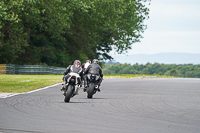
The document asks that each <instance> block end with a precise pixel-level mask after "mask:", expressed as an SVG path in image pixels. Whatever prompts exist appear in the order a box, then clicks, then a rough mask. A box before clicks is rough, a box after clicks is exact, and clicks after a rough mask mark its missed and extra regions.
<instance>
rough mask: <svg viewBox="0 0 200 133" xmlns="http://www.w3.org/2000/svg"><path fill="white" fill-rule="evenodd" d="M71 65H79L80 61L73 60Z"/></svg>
mask: <svg viewBox="0 0 200 133" xmlns="http://www.w3.org/2000/svg"><path fill="white" fill-rule="evenodd" d="M73 65H75V66H81V62H80V61H79V60H75V61H74V63H73Z"/></svg>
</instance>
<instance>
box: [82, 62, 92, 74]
mask: <svg viewBox="0 0 200 133" xmlns="http://www.w3.org/2000/svg"><path fill="white" fill-rule="evenodd" d="M90 64H91V61H90V60H86V62H85V63H83V65H82V69H83V72H85V70H86V69H87V67H88V66H89V65H90Z"/></svg>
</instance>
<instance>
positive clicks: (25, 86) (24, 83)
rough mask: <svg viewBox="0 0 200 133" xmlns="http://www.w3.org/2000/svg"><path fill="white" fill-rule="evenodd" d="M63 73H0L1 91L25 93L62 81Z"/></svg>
mask: <svg viewBox="0 0 200 133" xmlns="http://www.w3.org/2000/svg"><path fill="white" fill-rule="evenodd" d="M62 77H63V75H4V74H1V75H0V92H8V93H23V92H28V91H31V90H35V89H38V88H42V87H45V86H49V85H53V84H56V83H61V82H62Z"/></svg>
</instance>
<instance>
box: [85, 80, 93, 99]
mask: <svg viewBox="0 0 200 133" xmlns="http://www.w3.org/2000/svg"><path fill="white" fill-rule="evenodd" d="M93 94H94V83H90V84H89V90H88V95H87V98H92V96H93Z"/></svg>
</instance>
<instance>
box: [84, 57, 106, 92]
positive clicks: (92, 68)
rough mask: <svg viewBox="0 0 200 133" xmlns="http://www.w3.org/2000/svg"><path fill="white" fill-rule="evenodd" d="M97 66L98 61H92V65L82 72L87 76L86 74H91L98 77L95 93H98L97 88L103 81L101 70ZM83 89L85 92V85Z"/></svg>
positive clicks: (98, 89)
mask: <svg viewBox="0 0 200 133" xmlns="http://www.w3.org/2000/svg"><path fill="white" fill-rule="evenodd" d="M98 64H99V61H98V60H97V59H93V61H92V64H90V65H89V66H88V67H87V69H86V70H85V72H84V75H87V74H93V75H98V76H99V75H100V77H101V78H100V80H99V82H98V87H97V91H100V88H99V87H100V85H101V82H102V80H103V74H102V69H101V67H100V66H99V65H98ZM86 82H87V78H86ZM84 87H85V88H84V89H83V91H86V87H87V84H84Z"/></svg>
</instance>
